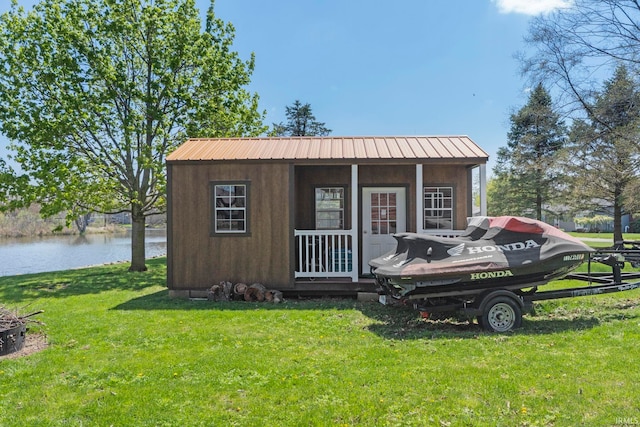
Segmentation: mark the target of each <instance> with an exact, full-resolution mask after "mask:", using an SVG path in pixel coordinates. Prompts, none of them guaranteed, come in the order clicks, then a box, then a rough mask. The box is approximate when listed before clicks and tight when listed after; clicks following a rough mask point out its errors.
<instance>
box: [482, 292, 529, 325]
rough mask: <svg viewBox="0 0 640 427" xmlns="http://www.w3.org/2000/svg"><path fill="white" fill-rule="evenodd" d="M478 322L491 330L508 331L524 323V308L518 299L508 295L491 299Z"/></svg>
mask: <svg viewBox="0 0 640 427" xmlns="http://www.w3.org/2000/svg"><path fill="white" fill-rule="evenodd" d="M478 324H480V326H482V327H483V328H484V329H486V330H487V331H489V332H508V331H510V330H512V329H516V328H519V327H520V325H521V324H522V309H521V307H520V304H519V303H518V301H516V300H514V299H513V298H510V297H508V296H506V295H499V296H496V297H493V298H492V299H490V300H489V301H488V302H487V303H486V304H485V305H484V309H483V312H482V315H481V316H478Z"/></svg>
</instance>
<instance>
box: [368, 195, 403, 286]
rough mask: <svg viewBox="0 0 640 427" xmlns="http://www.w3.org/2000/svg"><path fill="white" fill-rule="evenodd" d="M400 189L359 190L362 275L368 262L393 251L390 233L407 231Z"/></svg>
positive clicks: (393, 240) (393, 241)
mask: <svg viewBox="0 0 640 427" xmlns="http://www.w3.org/2000/svg"><path fill="white" fill-rule="evenodd" d="M406 200H407V199H406V190H405V188H404V187H364V188H363V189H362V261H363V262H362V274H368V273H369V272H370V269H369V261H370V260H372V259H374V258H377V257H379V256H380V255H383V254H385V253H387V252H389V251H391V250H393V249H395V248H396V239H394V238H393V236H392V234H394V233H403V232H405V231H407V202H406Z"/></svg>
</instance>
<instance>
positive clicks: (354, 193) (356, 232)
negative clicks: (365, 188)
mask: <svg viewBox="0 0 640 427" xmlns="http://www.w3.org/2000/svg"><path fill="white" fill-rule="evenodd" d="M359 211H360V205H359V203H358V165H357V164H354V165H351V233H352V234H351V239H352V241H351V245H352V247H351V255H352V260H353V261H352V263H351V281H352V282H357V281H358V277H359V271H360V253H359V252H360V251H359V250H358V248H359V246H360V228H359V227H358V212H359Z"/></svg>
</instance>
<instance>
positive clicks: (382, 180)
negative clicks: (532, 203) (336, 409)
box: [293, 164, 486, 289]
mask: <svg viewBox="0 0 640 427" xmlns="http://www.w3.org/2000/svg"><path fill="white" fill-rule="evenodd" d="M446 168H449V169H448V170H450V169H451V168H450V166H446V167H444V166H443V167H441V168H440V169H442V170H440V169H438V168H437V167H436V168H434V167H432V166H429V167H428V173H429V176H428V177H426V179H425V166H424V165H423V164H414V165H397V166H389V165H386V166H384V167H376V166H371V165H359V164H351V165H340V166H337V165H331V166H326V167H322V166H304V165H301V166H296V167H295V172H294V192H293V193H294V198H295V199H296V202H295V207H296V208H295V214H294V216H295V218H296V221H295V223H296V227H295V229H294V233H293V234H294V236H293V237H294V245H293V249H294V252H295V253H294V259H295V271H294V277H295V282H296V288H297V289H300V288H301V287H303V286H304V284H305V283H307V282H309V281H313V283H314V284H315V285H314V286H312V287H317V283H318V282H319V281H320V282H322V283H325V282H326V283H327V284H336V285H339V284H346V283H352V284H356V283H360V284H363V283H364V284H366V285H372V281H371V280H370V277H371V276H370V272H369V267H368V262H369V260H370V259H373V258H376V257H378V256H380V255H382V254H383V253H386V252H388V250H391V249H393V248H394V247H395V240H394V239H393V238H392V235H393V234H395V233H397V232H417V233H424V234H432V235H435V236H449V237H452V236H457V235H459V234H460V233H462V231H463V230H464V228H465V227H466V218H467V217H469V216H473V215H486V195H485V188H486V166H485V164H479V165H473V166H471V167H470V166H462V168H460V167H459V168H458V169H461V170H465V171H467V174H466V175H468V176H465V177H464V178H463V180H464V185H462V184H461V181H460V182H456V181H455V180H456V179H459V178H460V177H459V174H458V176H457V178H456V177H454V174H455V173H456V172H455V171H453V172H451V171H449V172H446V171H445V169H446ZM376 171H377V172H379V173H376ZM458 172H459V170H458ZM425 183H426V184H425ZM441 183H444V184H446V186H442V187H438V185H437V184H441ZM461 187H465V188H461ZM449 188H451V189H452V190H451V193H450V194H448V193H446V190H443V189H449ZM454 188H455V193H459V194H455V195H454V190H453V189H454ZM369 189H372V191H369ZM434 189H437V191H435V193H434ZM387 190H389V191H387ZM392 190H400V191H399V193H398V194H402V195H403V198H402V199H400V198H399V197H398V198H397V199H396V197H395V196H394V193H393V192H392ZM438 191H439V192H438ZM443 191H444V193H443ZM378 194H380V199H379V200H378V199H377V197H378ZM433 194H439V195H440V196H438V197H439V198H438V197H434V196H433ZM442 194H444V196H442ZM387 196H388V197H387ZM383 197H384V199H383ZM370 199H371V200H372V201H373V202H371V203H370V202H369V200H370ZM372 203H373V204H372ZM458 211H459V212H458ZM447 215H449V216H447ZM372 241H374V243H371V242H372Z"/></svg>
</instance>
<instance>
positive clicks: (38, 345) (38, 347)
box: [0, 333, 49, 360]
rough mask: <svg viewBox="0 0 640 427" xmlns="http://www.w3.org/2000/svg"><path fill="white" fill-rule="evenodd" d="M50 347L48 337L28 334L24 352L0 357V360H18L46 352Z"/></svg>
mask: <svg viewBox="0 0 640 427" xmlns="http://www.w3.org/2000/svg"><path fill="white" fill-rule="evenodd" d="M48 346H49V341H47V336H46V335H45V334H37V333H35V334H30V333H27V334H26V335H25V337H24V347H22V350H20V351H16V352H13V353H10V354H7V355H4V356H0V360H2V359H17V358H18V357H24V356H29V355H30V354H33V353H37V352H39V351H42V350H44V349H45V348H47V347H48Z"/></svg>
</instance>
